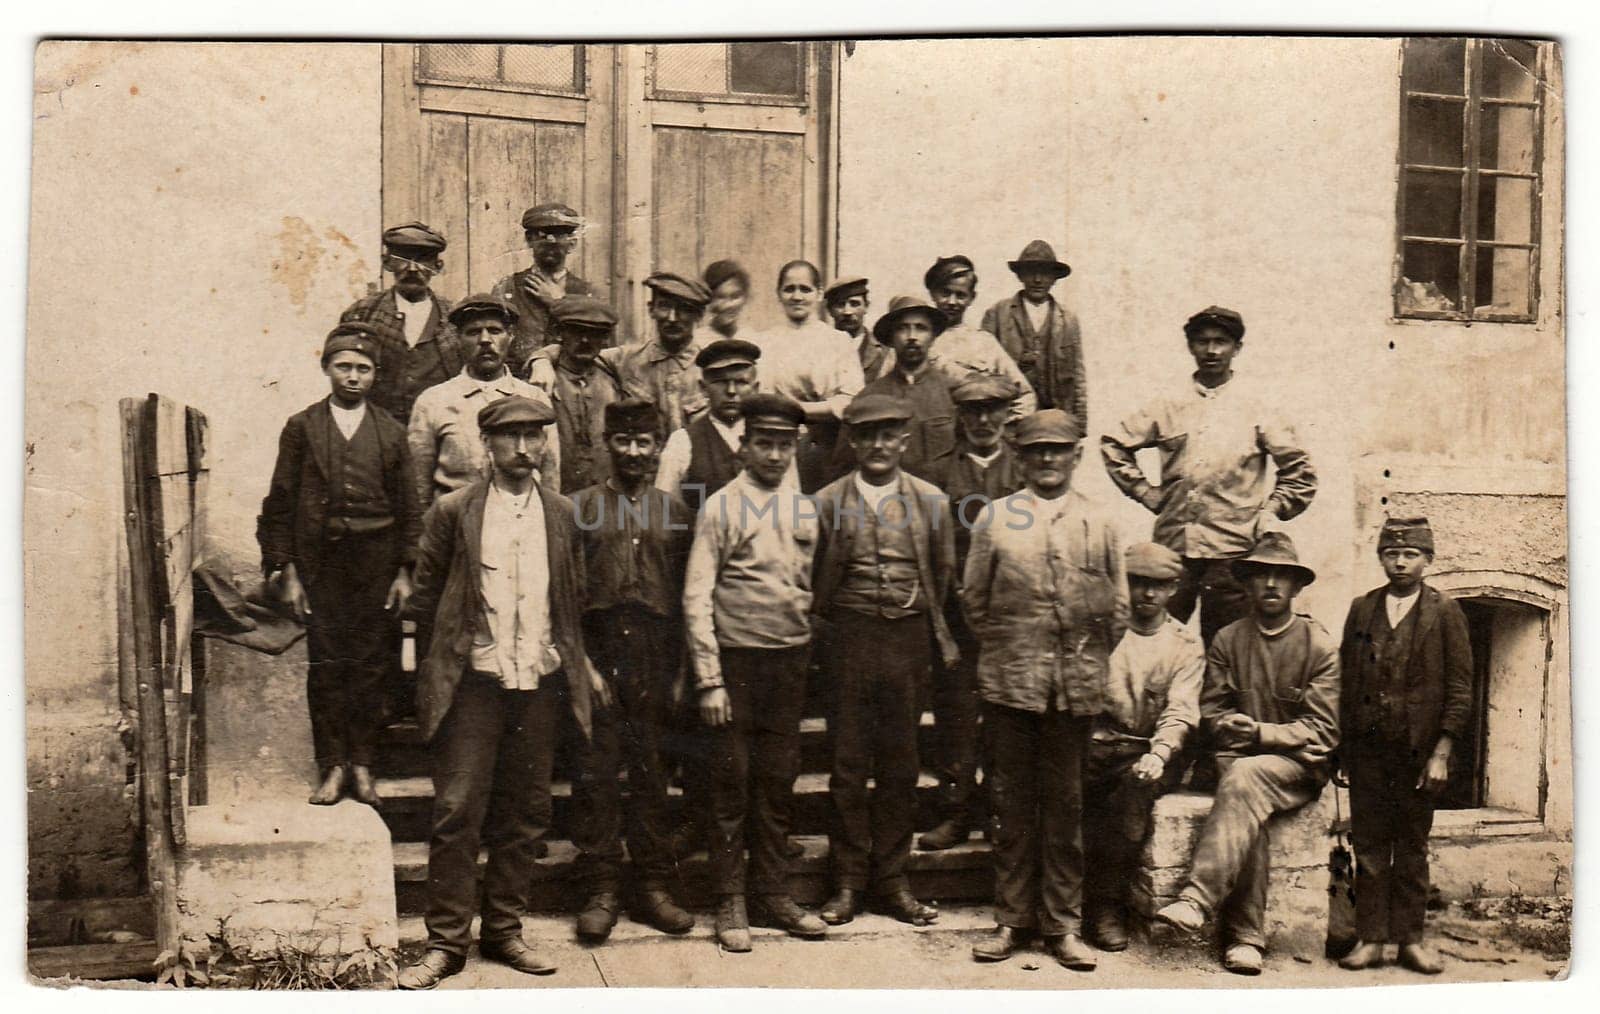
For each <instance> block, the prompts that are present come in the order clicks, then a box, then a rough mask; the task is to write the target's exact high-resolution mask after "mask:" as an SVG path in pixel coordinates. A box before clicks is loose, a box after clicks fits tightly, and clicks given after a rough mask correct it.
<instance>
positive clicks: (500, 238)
mask: <svg viewBox="0 0 1600 1014" xmlns="http://www.w3.org/2000/svg"><path fill="white" fill-rule="evenodd" d="M539 142H540V131H539V126H538V125H537V124H535V123H528V122H523V121H518V120H498V119H491V118H487V117H472V118H471V119H469V120H468V123H467V164H468V165H469V166H470V167H471V178H470V179H468V181H467V188H468V193H467V229H468V231H469V232H470V233H471V235H472V266H471V273H472V278H473V286H474V289H475V290H481V289H487V288H488V287H489V286H491V285H493V284H494V283H495V282H496V281H497V280H498V279H500V278H503V277H505V276H506V275H509V274H511V273H512V272H513V271H517V270H519V269H521V268H523V267H526V266H527V263H528V249H527V244H526V243H524V242H523V239H522V213H523V212H524V211H525V210H527V209H528V208H529V207H531V206H532V205H534V204H538V203H540V202H541V201H542V200H544V199H545V198H544V190H543V188H542V187H541V185H540V184H541V181H540V179H539ZM552 199H559V198H552Z"/></svg>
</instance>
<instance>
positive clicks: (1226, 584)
mask: <svg viewBox="0 0 1600 1014" xmlns="http://www.w3.org/2000/svg"><path fill="white" fill-rule="evenodd" d="M1183 332H1184V337H1185V339H1186V341H1187V343H1188V350H1189V355H1190V356H1192V357H1193V359H1194V363H1195V367H1196V369H1195V371H1194V373H1193V375H1192V376H1191V377H1190V378H1188V379H1187V380H1185V382H1184V383H1183V385H1182V387H1181V389H1179V390H1176V391H1172V392H1169V393H1167V394H1164V395H1162V396H1160V397H1158V398H1157V399H1156V400H1155V401H1154V402H1152V403H1151V404H1149V405H1147V406H1146V407H1144V408H1143V409H1140V410H1139V411H1137V412H1135V413H1134V414H1132V415H1130V416H1128V417H1127V418H1126V419H1124V420H1123V421H1122V423H1121V425H1120V426H1118V427H1117V428H1116V429H1114V430H1113V431H1112V432H1110V433H1107V434H1106V435H1104V436H1102V437H1101V438H1100V456H1101V457H1102V458H1104V459H1105V466H1106V471H1107V472H1108V473H1109V474H1110V476H1111V481H1112V482H1114V483H1116V485H1117V488H1118V489H1121V490H1122V492H1123V493H1124V494H1125V495H1127V496H1128V497H1129V498H1130V499H1132V500H1134V501H1136V502H1138V503H1139V504H1140V505H1142V506H1143V507H1144V508H1145V509H1147V510H1149V511H1150V512H1151V513H1153V514H1155V516H1156V519H1155V530H1154V532H1153V533H1152V535H1151V537H1152V538H1153V539H1154V540H1155V541H1156V542H1159V543H1161V544H1162V545H1163V546H1166V547H1167V548H1169V549H1171V550H1172V551H1173V552H1175V553H1177V554H1178V555H1179V556H1181V557H1183V571H1184V573H1183V578H1182V580H1181V581H1180V583H1179V585H1178V592H1177V594H1176V595H1174V596H1173V597H1172V601H1171V603H1170V605H1169V606H1168V608H1169V609H1170V610H1171V611H1172V615H1174V616H1176V617H1177V618H1178V619H1180V620H1183V621H1185V622H1187V621H1188V619H1189V617H1190V616H1191V615H1193V613H1194V609H1195V604H1196V602H1198V603H1199V606H1200V636H1201V638H1202V639H1203V640H1204V641H1205V642H1206V643H1207V644H1210V643H1211V639H1212V638H1213V637H1214V636H1216V633H1217V631H1219V630H1221V629H1222V628H1223V627H1225V626H1227V625H1228V624H1229V623H1232V622H1233V621H1235V620H1238V619H1241V618H1243V617H1244V616H1246V615H1248V614H1249V611H1250V600H1249V595H1248V594H1247V593H1246V592H1245V590H1244V589H1243V588H1242V587H1240V585H1239V583H1238V582H1237V581H1235V580H1234V578H1233V572H1232V568H1231V562H1232V561H1233V560H1236V559H1239V558H1240V557H1242V556H1244V555H1245V554H1246V553H1248V552H1249V551H1250V547H1251V546H1253V545H1254V544H1255V541H1256V539H1257V537H1258V536H1260V535H1261V534H1262V532H1263V531H1265V530H1266V529H1265V527H1264V526H1266V525H1270V524H1275V523H1276V522H1277V521H1280V520H1282V521H1287V520H1289V519H1290V518H1293V517H1297V516H1298V515H1299V514H1300V513H1301V512H1302V511H1304V510H1305V509H1306V508H1307V507H1308V506H1310V504H1311V499H1312V497H1314V496H1316V493H1317V474H1316V471H1315V470H1314V469H1313V468H1312V467H1311V458H1310V457H1309V456H1308V455H1307V454H1306V452H1305V451H1304V450H1303V449H1302V448H1301V446H1300V442H1299V440H1298V439H1296V437H1295V433H1294V430H1293V429H1292V428H1291V427H1290V426H1289V425H1288V424H1287V422H1285V421H1284V420H1283V419H1282V418H1281V416H1280V415H1279V413H1278V411H1277V409H1276V408H1275V407H1274V406H1271V405H1269V404H1268V402H1267V399H1266V398H1265V397H1264V396H1263V392H1262V391H1261V389H1260V387H1259V385H1257V384H1256V383H1254V382H1252V381H1250V380H1237V379H1235V378H1234V370H1233V361H1234V358H1235V357H1236V356H1237V355H1238V354H1239V352H1240V350H1241V349H1242V348H1243V347H1244V318H1243V317H1241V316H1240V315H1239V314H1238V313H1237V312H1235V311H1233V310H1229V309H1226V308H1224V307H1220V306H1209V307H1207V308H1205V309H1204V310H1201V311H1200V312H1199V313H1197V314H1195V315H1194V316H1192V317H1190V318H1189V319H1188V321H1187V322H1185V324H1184V325H1183ZM1147 447H1155V448H1159V449H1160V452H1161V474H1160V476H1159V477H1158V478H1159V480H1160V482H1159V484H1157V483H1154V482H1152V481H1151V479H1150V477H1149V476H1147V475H1145V473H1144V470H1143V469H1141V468H1140V467H1139V462H1138V459H1137V457H1136V455H1137V454H1138V452H1139V451H1141V450H1143V449H1144V448H1147ZM1269 463H1270V464H1271V465H1272V470H1271V471H1270V472H1269V470H1268V467H1267V466H1268V464H1269Z"/></svg>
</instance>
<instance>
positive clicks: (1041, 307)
mask: <svg viewBox="0 0 1600 1014" xmlns="http://www.w3.org/2000/svg"><path fill="white" fill-rule="evenodd" d="M1022 309H1023V310H1024V311H1026V312H1027V314H1028V323H1029V324H1030V325H1031V326H1032V327H1033V333H1034V334H1038V333H1039V332H1041V331H1043V330H1044V329H1045V326H1046V325H1047V324H1049V323H1050V300H1048V299H1047V300H1045V301H1044V302H1042V303H1035V302H1034V301H1033V300H1031V299H1029V298H1027V297H1026V296H1024V297H1023V299H1022Z"/></svg>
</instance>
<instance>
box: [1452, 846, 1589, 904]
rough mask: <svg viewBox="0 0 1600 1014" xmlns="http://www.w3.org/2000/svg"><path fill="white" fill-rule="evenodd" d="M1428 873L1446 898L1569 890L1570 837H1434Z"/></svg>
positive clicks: (1566, 892) (1553, 893)
mask: <svg viewBox="0 0 1600 1014" xmlns="http://www.w3.org/2000/svg"><path fill="white" fill-rule="evenodd" d="M1428 852H1429V862H1428V876H1429V880H1430V881H1431V882H1432V884H1433V887H1434V888H1435V889H1437V890H1438V892H1439V894H1440V896H1441V897H1443V898H1444V900H1446V901H1465V900H1467V899H1469V898H1472V897H1473V896H1475V895H1477V896H1487V897H1505V896H1509V895H1513V894H1523V895H1526V896H1528V897H1544V896H1557V895H1571V893H1572V840H1571V839H1570V838H1566V837H1556V836H1539V837H1528V838H1521V837H1518V838H1483V839H1479V840H1477V841H1468V840H1461V839H1451V840H1447V841H1437V840H1436V841H1434V842H1432V843H1430V847H1429V849H1428Z"/></svg>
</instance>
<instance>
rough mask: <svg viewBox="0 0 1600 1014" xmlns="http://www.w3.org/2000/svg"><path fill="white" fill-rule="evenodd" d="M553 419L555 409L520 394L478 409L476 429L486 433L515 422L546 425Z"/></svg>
mask: <svg viewBox="0 0 1600 1014" xmlns="http://www.w3.org/2000/svg"><path fill="white" fill-rule="evenodd" d="M555 421H556V413H555V410H554V409H552V408H551V407H550V406H549V405H548V404H546V403H545V402H543V401H540V400H538V399H535V398H529V397H526V396H525V395H521V394H513V395H510V396H509V397H505V398H501V399H499V400H498V401H491V402H490V403H489V404H487V405H485V406H483V407H482V408H480V409H479V410H478V429H480V430H482V431H484V432H486V433H487V432H488V431H489V430H494V429H499V428H501V427H502V426H511V425H514V424H516V423H534V424H536V425H539V426H548V425H550V424H551V423H553V422H555Z"/></svg>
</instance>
